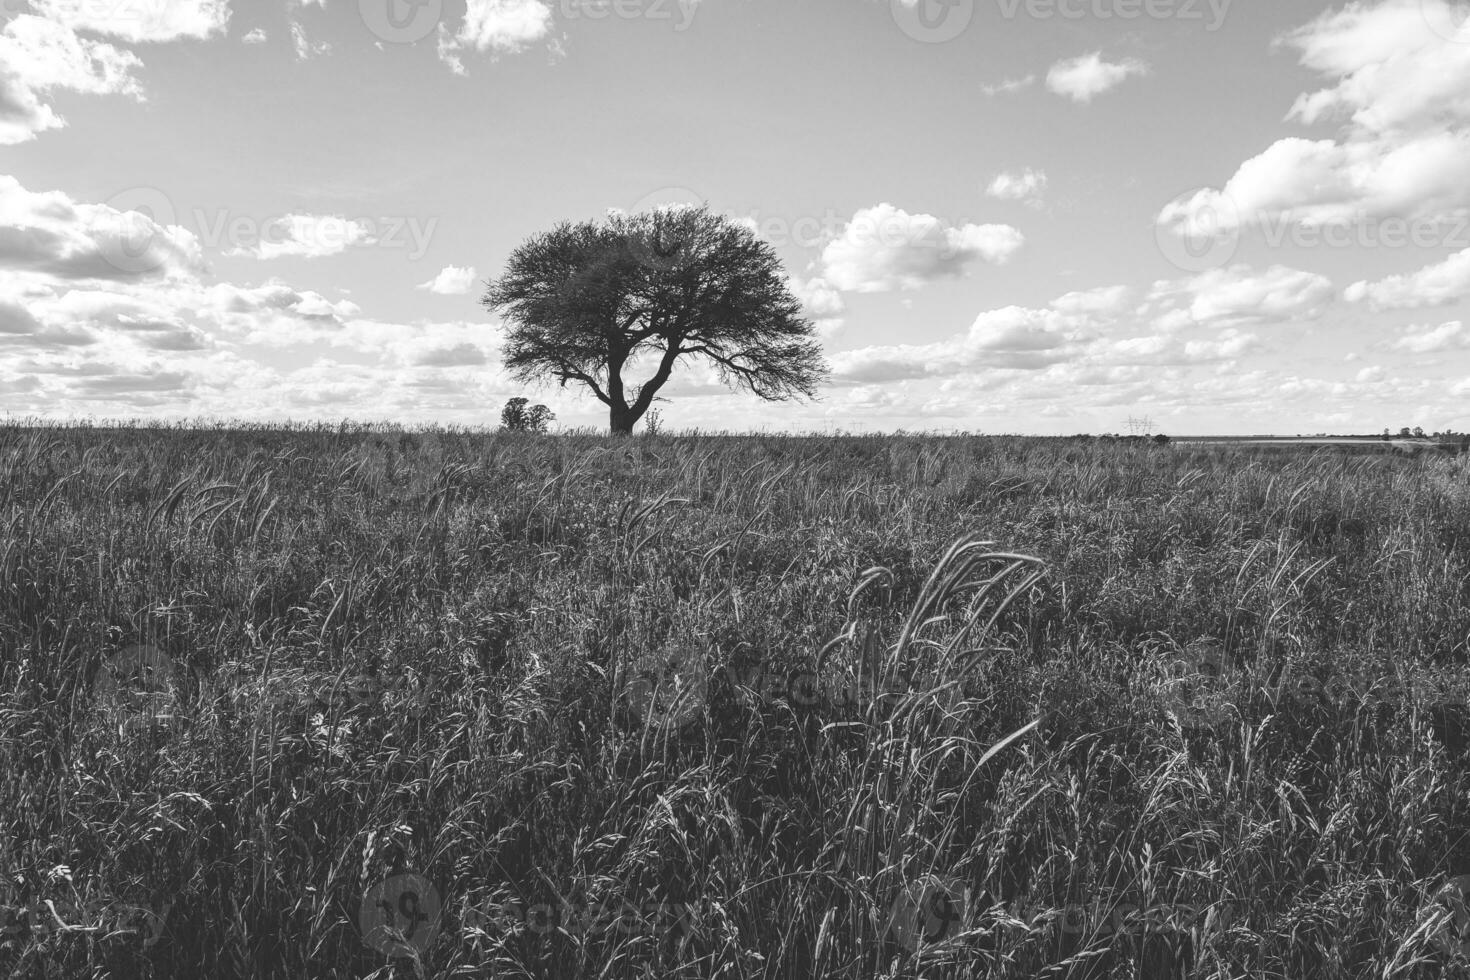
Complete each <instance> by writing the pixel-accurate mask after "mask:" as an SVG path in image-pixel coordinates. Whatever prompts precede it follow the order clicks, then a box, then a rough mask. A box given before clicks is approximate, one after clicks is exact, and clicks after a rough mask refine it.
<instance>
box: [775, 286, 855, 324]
mask: <svg viewBox="0 0 1470 980" xmlns="http://www.w3.org/2000/svg"><path fill="white" fill-rule="evenodd" d="M789 285H790V288H791V292H792V293H793V294H794V295H795V296H796V298H797V299H799V300H801V305H802V307H803V308H804V309H805V312H806V315H807V316H808V317H810V318H811V319H812V320H813V321H814V325H815V328H816V331H817V335H818V336H820V337H831V336H833V335H835V334H836V333H837V331H839V330H841V329H842V322H843V321H842V315H843V314H844V313H846V312H847V304H846V303H845V302H844V301H843V299H842V294H841V293H840V292H838V291H837V290H836V289H834V288H833V287H832V284H831V283H829V282H827V280H825V279H823V278H821V277H817V278H814V279H802V278H801V277H799V276H792V277H791V280H790V283H789Z"/></svg>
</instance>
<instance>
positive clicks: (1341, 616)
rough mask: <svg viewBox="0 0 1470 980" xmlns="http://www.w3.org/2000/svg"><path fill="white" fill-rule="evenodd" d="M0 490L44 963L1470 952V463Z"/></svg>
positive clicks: (250, 967)
mask: <svg viewBox="0 0 1470 980" xmlns="http://www.w3.org/2000/svg"><path fill="white" fill-rule="evenodd" d="M0 528H3V534H0V763H3V769H0V772H3V776H0V780H3V782H0V864H3V871H4V872H5V874H6V876H7V880H6V881H5V882H0V890H3V892H4V893H3V894H0V905H4V906H5V908H4V910H3V911H0V929H3V934H0V969H3V971H4V975H6V976H20V977H29V976H37V977H40V976H45V977H134V976H138V977H150V976H152V977H189V978H203V977H230V976H262V977H344V978H345V977H354V978H356V977H367V976H376V977H388V976H414V975H422V976H434V977H438V976H443V977H522V976H524V977H548V978H569V977H603V976H605V977H657V978H665V977H679V978H696V977H698V978H704V977H788V976H789V977H834V978H835V977H844V978H868V977H881V976H894V977H919V976H923V977H949V976H953V977H964V976H976V977H1017V978H1021V977H1058V978H1061V977H1069V978H1081V977H1099V978H1100V977H1149V978H1152V977H1160V978H1162V977H1172V976H1195V977H1280V978H1290V980H1299V978H1307V977H1318V976H1321V977H1379V978H1389V977H1404V978H1409V977H1440V976H1444V977H1449V976H1463V975H1466V973H1465V970H1466V967H1467V964H1470V960H1467V959H1466V957H1465V955H1464V951H1463V949H1462V943H1463V942H1464V941H1465V940H1470V929H1467V928H1463V927H1464V926H1466V924H1467V922H1470V919H1466V918H1463V917H1462V918H1461V919H1460V920H1459V921H1455V918H1454V915H1453V914H1452V913H1455V912H1457V911H1458V910H1457V909H1456V907H1455V905H1454V902H1453V901H1452V899H1453V898H1454V894H1453V887H1454V885H1453V882H1454V880H1455V879H1456V878H1457V877H1458V876H1459V875H1461V874H1466V873H1470V761H1467V757H1466V755H1465V751H1466V745H1467V732H1470V717H1467V710H1466V705H1467V703H1470V702H1467V691H1470V677H1467V675H1466V670H1465V665H1466V662H1467V658H1470V579H1467V576H1470V460H1467V458H1466V457H1463V456H1462V457H1459V458H1451V457H1443V456H1438V455H1434V454H1430V455H1426V456H1423V457H1419V458H1402V457H1394V456H1349V455H1339V454H1334V453H1332V452H1330V451H1320V452H1307V451H1302V452H1298V453H1281V452H1269V453H1264V452H1263V453H1253V452H1252V451H1250V450H1249V449H1234V448H1220V447H1211V448H1193V449H1192V448H1189V447H1183V446H1177V445H1176V446H1174V447H1172V448H1156V447H1147V448H1143V447H1133V446H1122V445H1100V444H1097V443H1088V442H1083V441H1069V440H1040V439H1036V440H1027V439H1020V438H994V439H990V438H961V437H919V436H914V437H905V436H891V437H877V436H873V437H866V436H864V437H824V438H806V439H803V438H781V437H729V438H722V437H699V436H692V435H690V436H660V437H656V438H633V439H627V440H622V441H617V440H610V439H607V438H604V437H601V436H593V435H576V434H573V435H564V436H521V435H515V434H491V435H487V434H473V433H460V432H419V433H406V432H397V431H384V430H346V429H338V428H335V427H334V428H323V429H294V430H287V429H281V430H267V429H262V430H253V431H228V430H185V429H178V430H147V429H112V430H101V429H64V428H58V429H44V430H36V429H26V428H20V427H10V428H0ZM986 542H989V543H986ZM1447 884H1448V885H1449V887H1450V889H1451V891H1450V892H1449V893H1446V892H1445V891H1444V890H1445V889H1446V886H1447Z"/></svg>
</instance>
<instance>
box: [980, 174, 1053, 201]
mask: <svg viewBox="0 0 1470 980" xmlns="http://www.w3.org/2000/svg"><path fill="white" fill-rule="evenodd" d="M1045 190H1046V172H1045V171H1042V170H1032V169H1031V168H1030V167H1027V168H1026V169H1025V170H1023V171H1021V172H1020V173H1016V174H1013V173H1010V172H1003V173H1000V174H997V175H996V177H995V179H994V180H992V181H991V182H990V186H989V187H987V188H985V193H986V194H988V195H989V196H991V197H994V198H999V199H1000V200H1002V201H1021V202H1023V203H1025V204H1027V205H1029V206H1031V207H1040V206H1041V195H1042V192H1043V191H1045Z"/></svg>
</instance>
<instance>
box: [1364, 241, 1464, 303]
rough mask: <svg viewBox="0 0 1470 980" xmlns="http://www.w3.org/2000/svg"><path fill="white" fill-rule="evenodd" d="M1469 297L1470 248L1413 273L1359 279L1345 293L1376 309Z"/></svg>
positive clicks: (1448, 301)
mask: <svg viewBox="0 0 1470 980" xmlns="http://www.w3.org/2000/svg"><path fill="white" fill-rule="evenodd" d="M1466 296H1470V248H1467V249H1465V250H1464V251H1463V252H1456V253H1455V254H1454V255H1451V256H1450V257H1449V258H1447V259H1445V260H1444V261H1443V262H1440V263H1437V264H1435V265H1431V266H1426V267H1425V268H1423V269H1420V270H1419V271H1418V272H1415V273H1412V274H1411V275H1407V276H1389V277H1387V278H1385V279H1380V280H1378V281H1377V282H1355V283H1353V284H1352V285H1351V286H1349V287H1348V288H1347V289H1346V290H1345V291H1344V292H1343V297H1344V298H1345V299H1347V300H1348V301H1349V302H1352V303H1361V302H1367V303H1368V305H1369V306H1371V307H1372V308H1373V309H1375V310H1415V309H1420V308H1422V307H1426V306H1446V305H1448V304H1450V303H1454V302H1457V301H1459V300H1461V299H1464V298H1465V297H1466Z"/></svg>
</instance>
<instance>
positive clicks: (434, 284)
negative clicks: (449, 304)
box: [414, 265, 479, 296]
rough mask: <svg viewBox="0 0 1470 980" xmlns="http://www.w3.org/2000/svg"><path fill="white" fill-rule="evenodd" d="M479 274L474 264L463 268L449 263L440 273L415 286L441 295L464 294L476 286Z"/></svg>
mask: <svg viewBox="0 0 1470 980" xmlns="http://www.w3.org/2000/svg"><path fill="white" fill-rule="evenodd" d="M478 275H479V273H477V272H476V271H475V267H474V266H470V267H469V268H465V269H461V268H459V267H458V266H453V265H447V266H445V267H444V268H443V269H441V270H439V274H438V275H437V276H435V277H434V278H433V279H430V280H429V281H428V282H425V283H420V284H419V285H417V286H415V287H414V288H415V289H424V290H428V291H429V292H431V293H438V294H439V295H440V296H463V295H464V294H466V293H468V292H469V291H470V290H472V289H474V288H475V279H476V278H477V277H478Z"/></svg>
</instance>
